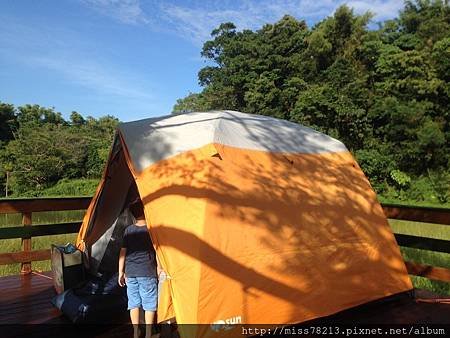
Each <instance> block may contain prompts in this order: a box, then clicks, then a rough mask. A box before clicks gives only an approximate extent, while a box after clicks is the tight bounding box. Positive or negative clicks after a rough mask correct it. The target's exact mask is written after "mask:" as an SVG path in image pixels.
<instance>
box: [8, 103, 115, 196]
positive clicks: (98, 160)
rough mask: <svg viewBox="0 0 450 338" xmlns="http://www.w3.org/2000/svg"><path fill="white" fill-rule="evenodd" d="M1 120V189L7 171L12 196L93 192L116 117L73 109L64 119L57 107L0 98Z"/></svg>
mask: <svg viewBox="0 0 450 338" xmlns="http://www.w3.org/2000/svg"><path fill="white" fill-rule="evenodd" d="M0 122H1V124H0V129H1V130H0V132H1V133H0V163H1V165H0V193H1V194H2V196H4V195H5V189H6V172H9V182H8V190H9V191H8V192H9V195H11V193H12V194H13V195H15V196H38V195H74V194H75V195H78V194H92V193H93V192H94V190H95V188H93V186H94V184H95V183H93V182H96V181H97V180H98V178H99V177H100V176H101V174H102V171H103V167H104V163H105V161H106V158H107V156H108V153H109V148H110V146H111V142H112V137H113V134H114V131H115V128H116V126H117V123H118V120H117V119H116V118H114V117H111V116H105V117H101V118H99V119H95V118H93V117H88V118H87V119H84V118H83V117H82V116H81V115H80V114H79V113H77V112H72V114H71V116H70V121H66V120H64V118H63V117H62V115H61V114H60V113H58V112H55V111H54V109H53V108H44V107H40V106H38V105H24V106H21V107H18V108H17V109H16V108H15V107H14V106H12V105H10V104H5V103H0ZM80 178H90V179H94V180H90V181H86V182H82V181H80V180H78V181H77V180H74V179H80ZM71 179H72V180H71ZM95 179H97V180H95ZM60 180H62V181H61V182H60V183H59V184H58V185H57V186H55V187H53V188H50V187H52V186H54V185H55V184H57V182H58V181H60Z"/></svg>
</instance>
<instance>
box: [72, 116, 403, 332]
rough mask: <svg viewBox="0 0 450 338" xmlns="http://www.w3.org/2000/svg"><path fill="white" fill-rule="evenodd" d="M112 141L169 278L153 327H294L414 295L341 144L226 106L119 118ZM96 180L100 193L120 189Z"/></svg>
mask: <svg viewBox="0 0 450 338" xmlns="http://www.w3.org/2000/svg"><path fill="white" fill-rule="evenodd" d="M196 125H197V127H195V126H196ZM186 128H187V129H186ZM178 131H179V133H178ZM118 137H119V138H120V140H121V142H122V150H123V153H124V158H125V160H126V163H127V165H128V167H129V170H130V171H131V173H132V175H133V179H134V182H135V183H136V187H137V190H138V193H139V195H140V197H141V199H142V201H143V203H144V206H145V216H146V219H147V224H148V227H149V232H150V235H151V238H152V241H153V243H154V244H155V246H156V252H157V255H158V258H159V260H160V262H161V264H162V266H163V268H164V269H165V270H166V271H167V273H168V275H169V276H170V279H169V281H168V282H167V284H166V285H165V287H164V288H163V292H162V294H161V299H160V304H159V309H158V311H159V314H158V320H163V319H168V318H170V317H176V319H177V322H178V323H201V324H213V323H247V324H257V323H264V324H269V323H277V324H279V323H284V324H291V323H299V322H302V321H306V320H310V319H314V318H318V317H322V316H327V315H330V314H333V313H336V312H339V311H342V310H344V309H347V308H350V307H353V306H356V305H359V304H363V303H366V302H369V301H372V300H375V299H380V298H383V297H386V296H389V295H393V294H396V293H400V292H404V291H408V290H410V289H412V285H411V281H410V279H409V276H408V274H407V271H406V268H405V265H404V262H403V259H402V257H401V254H400V251H399V248H398V246H397V244H396V241H395V238H394V235H393V233H392V231H391V229H390V227H389V224H388V223H387V220H386V217H385V215H384V214H383V210H382V208H381V206H380V204H379V203H378V201H377V197H376V194H375V193H374V191H373V190H372V188H371V186H370V183H369V181H368V180H367V178H366V177H365V176H364V174H363V172H362V171H361V169H360V167H359V166H358V164H357V163H356V161H355V160H354V158H353V157H352V155H351V154H350V152H349V151H348V150H347V149H346V148H345V146H344V145H343V144H342V143H341V142H339V141H337V140H334V139H332V138H331V137H329V136H326V135H323V134H320V133H317V132H315V131H312V130H311V129H309V128H306V127H302V126H299V125H297V124H293V123H289V122H286V121H280V120H277V119H274V118H270V117H262V116H257V115H247V114H243V113H237V112H229V111H225V112H212V113H189V114H184V115H179V116H171V117H166V118H160V119H148V120H143V121H137V122H131V123H125V124H122V125H121V126H120V128H119V136H118ZM183 140H185V142H183ZM105 172H108V169H107V170H106V171H105ZM117 179H120V177H118V178H117ZM102 182H103V183H101V184H102V185H103V188H100V189H99V192H98V194H101V191H102V190H104V189H106V186H107V185H108V184H115V182H114V181H113V180H108V181H106V180H103V181H102ZM119 185H120V184H119ZM95 200H96V198H94V199H93V202H92V203H96V202H95ZM97 204H98V203H97ZM95 212H96V211H95V207H92V208H90V209H88V213H87V215H86V217H85V219H84V221H83V225H82V228H81V230H80V234H79V237H78V243H79V244H80V245H86V246H87V247H89V246H92V245H93V244H94V242H93V241H95V240H97V239H98V236H93V237H92V236H91V237H89V236H86V234H87V233H91V234H94V233H101V232H102V231H103V232H104V231H106V229H107V227H104V226H102V230H101V231H100V232H98V231H96V230H95V227H96V226H97V225H96V223H95V222H90V219H91V218H92V217H94V216H93V215H95ZM88 225H89V227H92V229H90V230H87V228H88ZM203 334H204V332H203V333H202V332H201V331H199V332H197V335H198V336H202V335H203Z"/></svg>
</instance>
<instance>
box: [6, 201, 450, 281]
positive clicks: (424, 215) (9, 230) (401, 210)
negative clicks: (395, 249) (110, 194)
mask: <svg viewBox="0 0 450 338" xmlns="http://www.w3.org/2000/svg"><path fill="white" fill-rule="evenodd" d="M90 200H91V198H90V197H80V198H36V199H10V200H0V214H4V213H21V214H22V226H16V227H3V228H0V240H2V239H9V238H21V239H22V251H20V252H14V253H1V254H0V265H2V264H12V263H22V268H21V272H22V273H29V272H31V262H32V261H40V260H47V259H50V250H49V249H46V250H31V238H32V237H37V236H47V235H57V234H67V233H76V232H78V230H79V228H80V225H81V221H80V222H68V223H59V224H45V225H32V213H33V212H40V211H66V210H82V209H86V208H87V207H88V205H89V203H90ZM383 210H384V212H385V214H386V216H387V217H388V218H391V219H400V220H409V221H417V222H426V223H437V224H444V225H449V226H450V209H444V208H430V207H412V206H404V205H396V204H383ZM427 226H432V225H427ZM395 238H396V239H397V242H398V244H399V245H400V246H404V247H410V248H416V249H424V250H430V251H436V252H444V253H450V241H447V240H442V239H434V238H426V237H417V236H411V235H403V234H395ZM0 245H1V242H0ZM405 263H406V267H407V269H408V272H409V273H410V274H412V275H417V276H422V277H426V278H429V279H434V280H440V281H445V282H449V283H450V269H446V268H443V267H435V266H430V265H423V264H418V263H415V262H405Z"/></svg>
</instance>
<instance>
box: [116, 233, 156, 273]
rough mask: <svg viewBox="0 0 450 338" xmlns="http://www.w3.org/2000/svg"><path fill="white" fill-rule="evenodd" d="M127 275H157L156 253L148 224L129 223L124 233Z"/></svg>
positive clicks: (123, 244) (123, 243)
mask: <svg viewBox="0 0 450 338" xmlns="http://www.w3.org/2000/svg"><path fill="white" fill-rule="evenodd" d="M122 247H123V248H126V249H127V254H126V257H125V275H126V276H127V277H156V255H155V249H154V248H153V245H152V241H151V239H150V234H149V233H148V229H147V226H137V225H135V224H132V225H129V226H128V227H127V228H126V229H125V232H124V234H123V242H122Z"/></svg>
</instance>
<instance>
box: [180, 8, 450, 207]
mask: <svg viewBox="0 0 450 338" xmlns="http://www.w3.org/2000/svg"><path fill="white" fill-rule="evenodd" d="M371 17H372V15H371V14H370V13H366V14H364V15H356V14H355V13H354V12H353V11H352V10H351V9H349V8H348V7H346V6H342V7H340V8H338V9H337V10H336V12H335V13H334V15H333V16H330V17H328V18H326V19H324V20H322V21H321V22H319V23H317V24H316V25H315V26H313V27H308V26H307V24H306V23H305V21H302V20H298V19H296V18H294V17H292V16H288V15H286V16H284V17H283V18H282V19H281V20H280V21H278V22H276V23H274V24H266V25H264V26H263V27H261V28H260V29H259V30H255V31H252V30H243V31H238V30H236V27H235V25H234V24H233V23H223V24H221V25H220V26H219V27H218V28H217V29H215V30H214V31H213V32H212V34H211V37H212V39H211V40H210V41H206V42H205V44H204V45H203V50H202V56H203V57H204V58H206V59H207V60H208V61H209V62H208V66H206V67H204V68H202V69H201V70H200V72H199V73H198V80H199V83H200V84H201V85H202V86H203V90H202V91H201V92H200V93H192V94H190V95H188V96H187V97H185V98H183V99H179V100H178V101H177V103H176V104H175V106H174V111H175V112H185V111H196V110H210V109H233V110H238V111H242V112H247V113H254V114H262V115H269V116H274V117H278V118H282V119H286V120H289V121H293V122H298V123H301V124H304V125H307V126H310V127H312V128H314V129H316V130H319V131H322V132H324V133H326V134H328V135H331V136H333V137H335V138H337V139H339V140H341V141H343V142H344V143H345V144H346V145H347V147H348V148H349V149H350V150H351V151H352V152H353V153H354V154H355V156H356V158H357V160H358V162H359V163H360V165H361V167H362V169H363V170H364V172H365V173H366V175H367V176H368V177H369V179H370V181H371V183H372V185H373V186H374V188H375V190H376V191H377V192H378V193H379V194H380V195H381V197H382V199H384V200H403V201H407V202H425V203H448V202H449V201H450V191H449V189H450V172H449V169H448V168H449V164H450V108H449V102H450V83H449V80H450V6H449V4H448V2H447V1H446V2H442V1H427V0H421V1H406V2H405V5H404V8H403V10H402V11H401V12H400V13H399V15H398V17H397V18H395V19H393V20H388V21H385V22H382V23H379V24H378V28H376V29H374V27H376V26H375V24H374V23H373V22H371Z"/></svg>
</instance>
